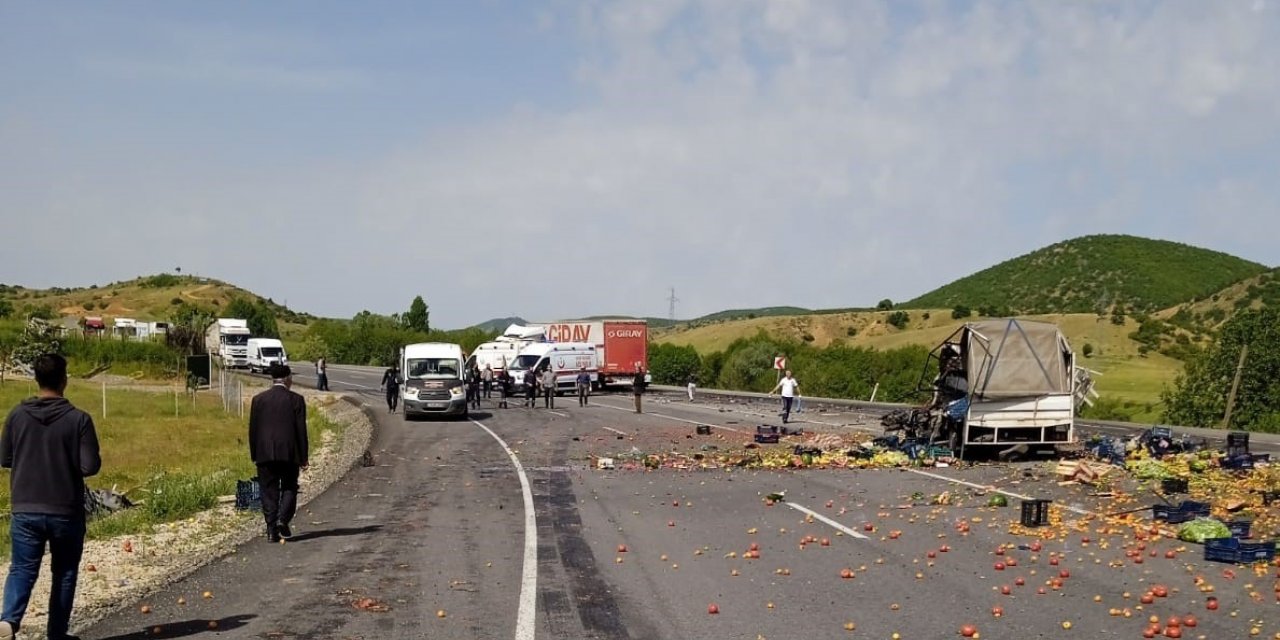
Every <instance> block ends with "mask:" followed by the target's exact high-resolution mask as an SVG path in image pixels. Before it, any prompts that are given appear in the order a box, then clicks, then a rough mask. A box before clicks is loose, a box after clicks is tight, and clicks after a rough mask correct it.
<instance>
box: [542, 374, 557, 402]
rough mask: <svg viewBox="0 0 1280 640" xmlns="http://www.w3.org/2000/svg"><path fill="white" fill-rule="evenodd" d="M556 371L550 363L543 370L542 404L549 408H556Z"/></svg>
mask: <svg viewBox="0 0 1280 640" xmlns="http://www.w3.org/2000/svg"><path fill="white" fill-rule="evenodd" d="M557 384H558V383H557V381H556V372H555V371H554V370H552V368H551V365H550V364H549V363H548V364H547V368H546V369H543V370H542V404H543V406H545V407H546V408H548V409H554V408H556V386H557Z"/></svg>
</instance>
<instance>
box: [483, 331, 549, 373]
mask: <svg viewBox="0 0 1280 640" xmlns="http://www.w3.org/2000/svg"><path fill="white" fill-rule="evenodd" d="M545 341H546V332H545V331H544V330H543V329H542V328H541V327H536V328H530V327H522V326H520V325H516V324H513V325H511V326H509V327H507V330H506V331H503V332H502V335H500V336H498V337H497V338H494V339H493V340H491V341H489V342H485V343H483V344H481V345H479V346H477V347H476V348H475V350H474V351H472V352H471V356H470V357H469V358H468V359H467V367H468V368H470V367H471V366H475V368H477V369H479V370H481V371H483V370H484V368H485V367H489V368H490V369H492V370H493V372H494V374H497V373H498V372H500V371H502V370H503V369H506V368H507V366H508V365H509V364H510V363H511V361H513V360H515V359H516V356H517V355H518V354H519V353H520V350H521V349H523V348H524V347H526V346H528V345H530V344H534V343H536V342H545Z"/></svg>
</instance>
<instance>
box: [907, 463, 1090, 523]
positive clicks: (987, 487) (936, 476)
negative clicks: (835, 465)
mask: <svg viewBox="0 0 1280 640" xmlns="http://www.w3.org/2000/svg"><path fill="white" fill-rule="evenodd" d="M907 471H910V472H911V473H914V474H917V475H922V476H924V477H926V478H933V479H934V480H943V481H946V482H950V483H952V484H958V485H963V486H966V487H970V488H973V489H981V490H983V491H994V492H995V493H998V494H1001V495H1005V496H1008V497H1010V498H1017V499H1018V500H1034V499H1035V498H1032V497H1031V496H1024V495H1022V494H1020V493H1014V492H1012V491H1005V490H1003V489H996V488H995V487H992V486H990V485H980V484H978V483H976V482H969V481H968V480H960V479H959V478H949V477H947V476H944V475H942V474H940V473H933V472H931V471H922V470H920V469H911V468H907ZM1054 504H1055V505H1057V506H1058V507H1061V508H1063V509H1066V510H1067V511H1070V512H1072V513H1075V514H1079V515H1082V516H1098V515H1102V514H1098V513H1094V512H1092V511H1089V510H1088V509H1081V508H1080V507H1076V506H1072V505H1069V504H1058V503H1054Z"/></svg>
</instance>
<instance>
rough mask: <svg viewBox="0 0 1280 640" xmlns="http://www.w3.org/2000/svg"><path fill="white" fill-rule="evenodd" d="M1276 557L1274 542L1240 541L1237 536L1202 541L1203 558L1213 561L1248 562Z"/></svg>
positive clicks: (1269, 559)
mask: <svg viewBox="0 0 1280 640" xmlns="http://www.w3.org/2000/svg"><path fill="white" fill-rule="evenodd" d="M1275 557H1276V543H1275V541H1274V540H1269V541H1267V542H1241V541H1240V540H1239V539H1238V538H1215V539H1211V540H1205V541H1204V559H1205V560H1210V561H1213V562H1230V563H1233V564H1248V563H1253V562H1271V561H1272V560H1274V559H1275Z"/></svg>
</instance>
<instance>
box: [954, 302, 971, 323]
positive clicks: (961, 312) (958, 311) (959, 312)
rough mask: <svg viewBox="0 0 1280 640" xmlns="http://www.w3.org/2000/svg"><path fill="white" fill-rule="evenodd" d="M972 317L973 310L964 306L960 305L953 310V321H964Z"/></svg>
mask: <svg viewBox="0 0 1280 640" xmlns="http://www.w3.org/2000/svg"><path fill="white" fill-rule="evenodd" d="M971 315H973V310H972V309H970V308H969V307H966V306H964V305H962V304H958V305H956V306H955V307H953V308H952V309H951V319H952V320H962V319H964V318H968V317H969V316H971Z"/></svg>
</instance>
